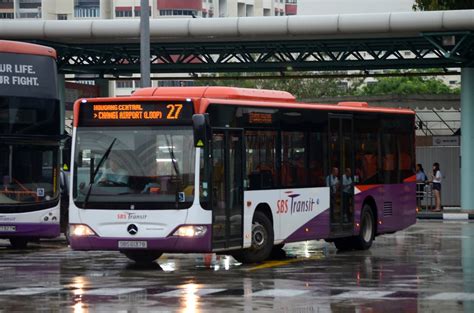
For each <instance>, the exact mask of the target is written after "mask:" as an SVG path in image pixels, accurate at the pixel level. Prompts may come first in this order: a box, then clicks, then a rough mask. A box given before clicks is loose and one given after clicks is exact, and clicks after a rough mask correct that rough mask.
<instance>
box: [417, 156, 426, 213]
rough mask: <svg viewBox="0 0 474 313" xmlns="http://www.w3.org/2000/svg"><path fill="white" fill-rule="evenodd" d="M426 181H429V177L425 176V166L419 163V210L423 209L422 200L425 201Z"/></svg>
mask: <svg viewBox="0 0 474 313" xmlns="http://www.w3.org/2000/svg"><path fill="white" fill-rule="evenodd" d="M426 181H428V177H427V176H426V174H425V170H424V169H423V165H421V164H420V163H418V164H417V165H416V200H417V201H416V203H417V206H418V208H421V200H423V195H424V191H425V183H426Z"/></svg>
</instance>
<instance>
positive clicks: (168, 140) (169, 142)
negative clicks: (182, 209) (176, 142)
mask: <svg viewBox="0 0 474 313" xmlns="http://www.w3.org/2000/svg"><path fill="white" fill-rule="evenodd" d="M165 139H166V144H167V145H168V147H169V148H168V152H169V154H170V157H171V163H172V164H173V168H174V171H175V172H176V181H175V182H176V194H175V206H176V209H177V208H178V207H179V193H180V190H181V184H180V182H181V177H180V174H179V167H178V162H176V157H175V154H174V146H173V137H172V136H169V138H168V135H167V136H165Z"/></svg>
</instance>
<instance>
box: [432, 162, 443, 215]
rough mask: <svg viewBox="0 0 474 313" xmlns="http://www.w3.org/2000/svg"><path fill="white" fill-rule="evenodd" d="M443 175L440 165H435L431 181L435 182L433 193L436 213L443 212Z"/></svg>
mask: <svg viewBox="0 0 474 313" xmlns="http://www.w3.org/2000/svg"><path fill="white" fill-rule="evenodd" d="M442 178H443V175H442V174H441V171H440V169H439V163H438V162H435V163H433V176H432V179H431V181H432V182H433V193H434V197H435V209H434V211H435V212H440V211H441V180H442Z"/></svg>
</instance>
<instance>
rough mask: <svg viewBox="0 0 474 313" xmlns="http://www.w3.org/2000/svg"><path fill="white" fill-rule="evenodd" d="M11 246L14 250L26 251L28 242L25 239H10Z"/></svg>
mask: <svg viewBox="0 0 474 313" xmlns="http://www.w3.org/2000/svg"><path fill="white" fill-rule="evenodd" d="M10 245H11V246H12V248H13V249H26V246H28V240H26V239H25V238H10Z"/></svg>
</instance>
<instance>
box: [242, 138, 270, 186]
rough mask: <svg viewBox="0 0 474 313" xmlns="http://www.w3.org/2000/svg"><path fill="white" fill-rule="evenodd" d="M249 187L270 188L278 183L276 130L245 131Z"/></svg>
mask: <svg viewBox="0 0 474 313" xmlns="http://www.w3.org/2000/svg"><path fill="white" fill-rule="evenodd" d="M245 139H246V149H247V150H246V153H247V156H246V161H247V166H246V169H247V174H246V176H247V178H248V180H249V186H248V188H249V189H250V190H258V189H268V188H273V187H275V185H276V180H275V175H276V167H275V166H276V155H275V151H276V132H275V131H267V130H257V131H254V130H251V131H246V132H245Z"/></svg>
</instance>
